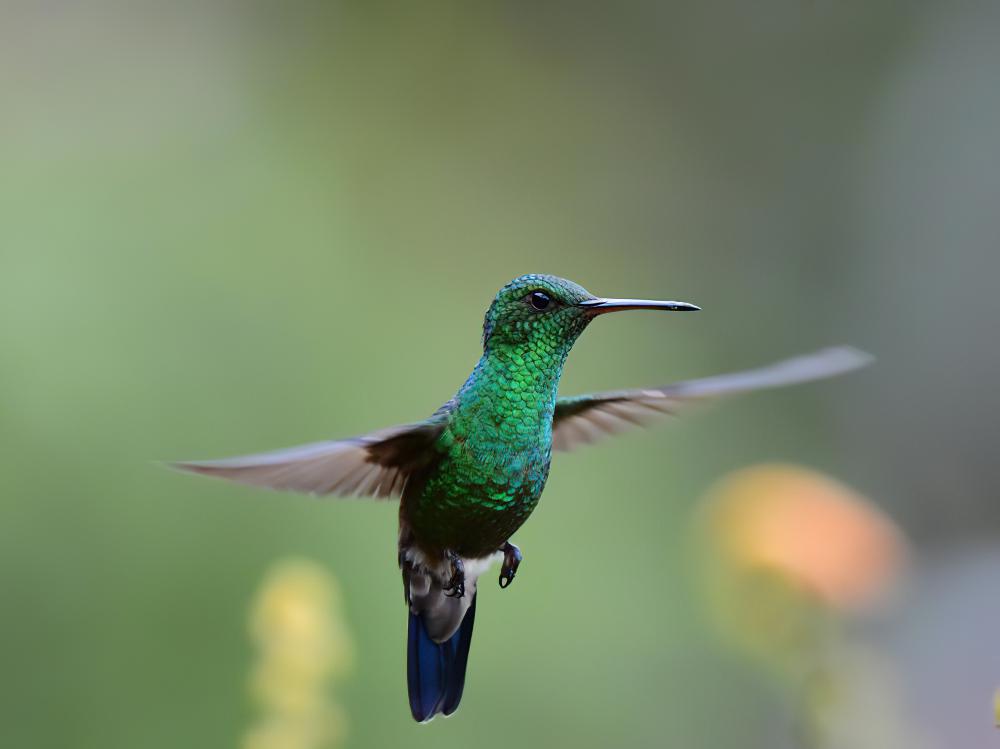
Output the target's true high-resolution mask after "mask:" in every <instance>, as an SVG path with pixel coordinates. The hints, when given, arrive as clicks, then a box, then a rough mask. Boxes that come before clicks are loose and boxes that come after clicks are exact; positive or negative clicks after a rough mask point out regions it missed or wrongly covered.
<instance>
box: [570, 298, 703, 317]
mask: <svg viewBox="0 0 1000 749" xmlns="http://www.w3.org/2000/svg"><path fill="white" fill-rule="evenodd" d="M577 306H579V307H582V308H583V309H585V310H588V311H589V312H590V313H591V314H592V315H603V314H606V313H608V312H623V311H625V310H628V309H657V310H664V311H666V312H697V311H698V310H700V309H701V307H699V306H697V305H694V304H689V303H688V302H660V301H657V300H655V299H588V300H587V301H585V302H580V303H579V304H578V305H577Z"/></svg>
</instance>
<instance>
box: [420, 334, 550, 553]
mask: <svg viewBox="0 0 1000 749" xmlns="http://www.w3.org/2000/svg"><path fill="white" fill-rule="evenodd" d="M553 343H554V342H553ZM564 359H565V356H564V355H562V352H561V351H559V350H558V348H557V347H556V346H554V345H553V346H542V347H536V348H534V349H533V348H531V347H522V348H517V349H501V350H498V351H491V352H489V354H488V355H484V356H483V358H482V359H481V360H480V362H479V364H478V365H477V366H476V369H475V370H474V371H473V373H472V375H471V376H470V377H469V379H468V380H467V381H466V383H465V385H463V387H462V389H461V390H460V391H459V392H458V394H457V395H456V396H455V399H454V400H453V401H452V402H451V403H450V404H449V405H448V406H447V407H446V408H447V409H448V420H447V426H446V427H445V429H444V430H443V432H442V434H441V436H440V437H439V439H438V441H437V443H436V445H435V448H436V450H437V452H438V453H439V455H440V458H439V459H438V460H436V461H434V463H433V464H432V465H431V466H429V467H428V469H427V470H426V471H425V472H424V473H423V475H421V476H417V477H414V480H411V483H410V484H409V485H408V487H407V491H406V496H405V497H404V506H405V514H406V516H407V520H408V522H409V524H410V527H411V528H412V529H413V532H414V534H415V536H416V538H417V539H418V540H419V542H420V543H421V544H423V545H424V546H425V547H430V548H436V549H451V550H454V551H457V552H458V553H460V554H462V555H465V556H484V555H486V554H489V553H492V552H493V551H494V550H496V549H497V548H499V546H500V545H502V544H503V543H504V542H505V541H506V540H507V539H508V538H509V537H510V536H511V535H512V534H513V533H514V531H516V530H517V528H518V527H520V525H521V524H522V523H523V522H524V521H525V520H526V519H527V518H528V516H529V515H530V514H531V512H532V510H534V509H535V506H536V505H537V504H538V499H539V497H540V496H541V493H542V489H543V488H544V487H545V480H546V478H548V472H549V461H550V457H551V450H552V414H553V410H554V408H555V399H556V389H557V387H558V381H559V375H560V373H561V370H562V362H563V360H564Z"/></svg>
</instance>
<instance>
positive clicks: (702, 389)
mask: <svg viewBox="0 0 1000 749" xmlns="http://www.w3.org/2000/svg"><path fill="white" fill-rule="evenodd" d="M871 361H872V357H871V356H870V355H869V354H866V353H864V352H863V351H858V350H857V349H855V348H851V347H849V346H836V347H833V348H826V349H822V350H821V351H816V352H813V353H811V354H805V355H804V356H797V357H795V358H793V359H785V360H784V361H780V362H777V363H776V364H771V365H769V366H766V367H761V368H760V369H750V370H746V371H744V372H733V373H731V374H724V375H717V376H715V377H706V378H704V379H701V380H687V381H685V382H675V383H673V384H671V385H665V386H663V387H657V388H648V389H643V390H617V391H611V392H606V393H593V394H591V395H580V396H576V397H572V398H559V399H558V400H557V401H556V408H555V413H554V414H553V417H552V449H553V450H572V449H574V448H576V447H577V446H579V445H585V444H589V443H591V442H596V441H597V440H599V439H601V438H602V437H605V436H607V435H609V434H617V433H618V432H623V431H625V430H626V429H630V428H632V427H634V426H645V425H647V424H648V423H650V422H651V421H654V420H655V419H657V418H658V417H661V416H664V415H672V414H674V413H675V412H676V411H677V409H678V407H679V406H681V405H683V404H685V403H687V402H689V401H696V400H702V399H705V398H714V397H716V396H720V395H730V394H734V393H744V392H748V391H751V390H764V389H767V388H776V387H783V386H785V385H795V384H797V383H800V382H809V381H811V380H821V379H823V378H826V377H833V376H835V375H839V374H843V373H845V372H850V371H851V370H853V369H857V368H859V367H863V366H865V365H866V364H868V363H869V362H871Z"/></svg>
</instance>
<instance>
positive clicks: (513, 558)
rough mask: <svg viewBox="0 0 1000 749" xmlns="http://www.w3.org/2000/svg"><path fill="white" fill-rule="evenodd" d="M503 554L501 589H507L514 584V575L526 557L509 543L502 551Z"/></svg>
mask: <svg viewBox="0 0 1000 749" xmlns="http://www.w3.org/2000/svg"><path fill="white" fill-rule="evenodd" d="M500 551H502V552H503V567H502V568H501V570H500V587H501V588H506V587H507V586H509V585H510V584H511V583H512V582H514V575H516V574H517V568H518V567H519V566H520V564H521V561H522V560H523V559H524V556H523V555H522V554H521V550H520V549H519V548H517V547H516V546H514V544H512V543H510V541H508V542H507V543H505V544H504V545H503V547H502V548H501V549H500Z"/></svg>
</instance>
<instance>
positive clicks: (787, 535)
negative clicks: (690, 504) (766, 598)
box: [702, 465, 906, 611]
mask: <svg viewBox="0 0 1000 749" xmlns="http://www.w3.org/2000/svg"><path fill="white" fill-rule="evenodd" d="M702 519H703V521H704V529H705V530H706V531H707V536H708V541H709V545H710V548H711V550H712V551H713V552H715V553H717V554H719V555H720V556H721V559H720V561H721V562H722V563H723V564H726V565H727V566H729V565H731V566H732V567H734V568H736V569H737V570H742V571H755V572H761V573H768V572H770V573H774V574H775V575H777V576H779V577H781V578H784V579H785V580H786V582H788V583H790V584H792V585H793V586H796V587H799V588H803V589H805V590H807V591H809V592H811V593H812V594H814V595H815V596H816V597H817V598H818V599H819V600H820V601H821V602H822V603H824V604H826V605H827V606H829V607H831V608H832V609H834V610H840V611H842V610H852V609H857V608H861V607H864V606H865V605H867V604H870V603H872V602H873V601H875V600H876V599H878V598H879V597H880V595H881V594H882V593H884V592H885V591H886V590H887V589H888V587H889V586H890V584H891V583H892V582H893V581H894V580H895V579H896V576H897V574H898V573H899V571H900V569H901V567H902V564H903V561H904V559H905V556H906V554H905V544H904V541H903V537H902V534H901V533H900V532H899V531H898V530H897V528H896V526H895V525H894V524H893V523H892V521H891V520H890V519H889V518H888V517H887V516H886V515H885V514H883V513H882V512H881V511H880V510H879V509H878V508H877V507H875V506H874V505H872V504H871V503H869V502H867V501H866V500H865V499H864V498H863V497H861V496H860V495H859V494H857V493H856V492H854V491H853V490H851V489H849V488H848V487H846V486H844V485H843V484H841V483H840V482H838V481H835V480H834V479H832V478H830V477H828V476H824V475H823V474H820V473H818V472H816V471H811V470H808V469H805V468H800V467H797V466H791V465H761V466H754V467H751V468H747V469H744V470H741V471H737V472H736V473H733V474H730V475H729V476H727V477H726V478H724V479H723V480H722V481H721V482H719V483H718V484H717V485H716V486H715V487H714V488H713V489H712V490H711V491H710V492H709V495H708V497H707V498H706V501H705V504H704V507H703V516H702Z"/></svg>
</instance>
